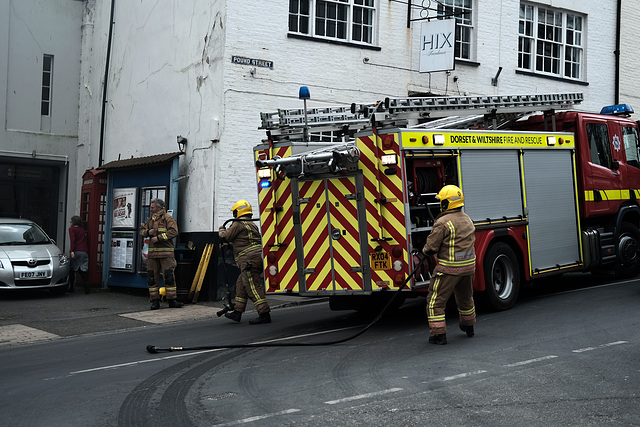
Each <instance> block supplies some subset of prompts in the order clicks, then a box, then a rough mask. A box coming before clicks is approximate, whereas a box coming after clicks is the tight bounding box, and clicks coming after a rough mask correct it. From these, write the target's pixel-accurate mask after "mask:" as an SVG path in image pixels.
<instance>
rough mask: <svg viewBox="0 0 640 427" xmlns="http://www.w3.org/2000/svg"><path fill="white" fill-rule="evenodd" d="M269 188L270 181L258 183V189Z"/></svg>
mask: <svg viewBox="0 0 640 427" xmlns="http://www.w3.org/2000/svg"><path fill="white" fill-rule="evenodd" d="M269 187H271V181H269V180H266V179H263V180H262V181H260V188H269Z"/></svg>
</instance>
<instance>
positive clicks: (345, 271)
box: [327, 177, 362, 290]
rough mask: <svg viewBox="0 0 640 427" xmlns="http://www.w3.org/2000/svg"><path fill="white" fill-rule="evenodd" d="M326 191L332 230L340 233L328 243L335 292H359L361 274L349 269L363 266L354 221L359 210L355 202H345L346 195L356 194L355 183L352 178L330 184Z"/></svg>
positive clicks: (358, 237)
mask: <svg viewBox="0 0 640 427" xmlns="http://www.w3.org/2000/svg"><path fill="white" fill-rule="evenodd" d="M327 190H328V193H329V214H330V216H331V227H332V229H338V230H339V231H340V233H341V237H340V238H339V239H333V240H331V244H332V246H333V248H332V252H333V260H334V269H335V285H336V290H338V288H341V289H361V288H362V273H361V272H354V271H352V267H360V266H361V264H362V259H361V256H360V235H359V232H358V227H357V220H356V221H354V219H357V218H358V209H357V207H356V201H355V200H347V198H346V195H347V194H355V192H356V186H355V180H354V178H353V177H345V178H341V179H332V180H329V181H327ZM345 215H346V216H345ZM343 230H344V232H342V231H343Z"/></svg>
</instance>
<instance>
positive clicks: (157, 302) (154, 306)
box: [151, 299, 160, 310]
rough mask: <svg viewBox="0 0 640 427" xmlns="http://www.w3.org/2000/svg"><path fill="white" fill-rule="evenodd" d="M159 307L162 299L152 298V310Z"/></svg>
mask: <svg viewBox="0 0 640 427" xmlns="http://www.w3.org/2000/svg"><path fill="white" fill-rule="evenodd" d="M159 308H160V300H159V299H153V300H151V310H157V309H159Z"/></svg>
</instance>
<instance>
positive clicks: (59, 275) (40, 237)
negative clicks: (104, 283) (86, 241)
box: [0, 218, 69, 294]
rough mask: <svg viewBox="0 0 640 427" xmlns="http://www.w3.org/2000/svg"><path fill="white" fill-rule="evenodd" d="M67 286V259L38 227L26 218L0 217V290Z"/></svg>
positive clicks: (55, 289)
mask: <svg viewBox="0 0 640 427" xmlns="http://www.w3.org/2000/svg"><path fill="white" fill-rule="evenodd" d="M68 285H69V258H68V257H67V256H66V255H65V254H64V252H62V251H61V250H60V248H58V246H56V243H55V242H54V241H53V240H51V239H50V238H49V236H47V233H45V232H44V230H43V229H42V228H40V227H39V226H38V224H36V223H35V222H33V221H29V220H27V219H15V218H0V291H2V290H4V289H50V290H51V291H52V292H53V293H56V294H62V293H64V292H65V291H66V290H67V287H68Z"/></svg>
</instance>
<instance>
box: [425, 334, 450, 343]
mask: <svg viewBox="0 0 640 427" xmlns="http://www.w3.org/2000/svg"><path fill="white" fill-rule="evenodd" d="M446 343H447V334H439V335H431V336H430V337H429V344H436V345H445V344H446Z"/></svg>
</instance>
